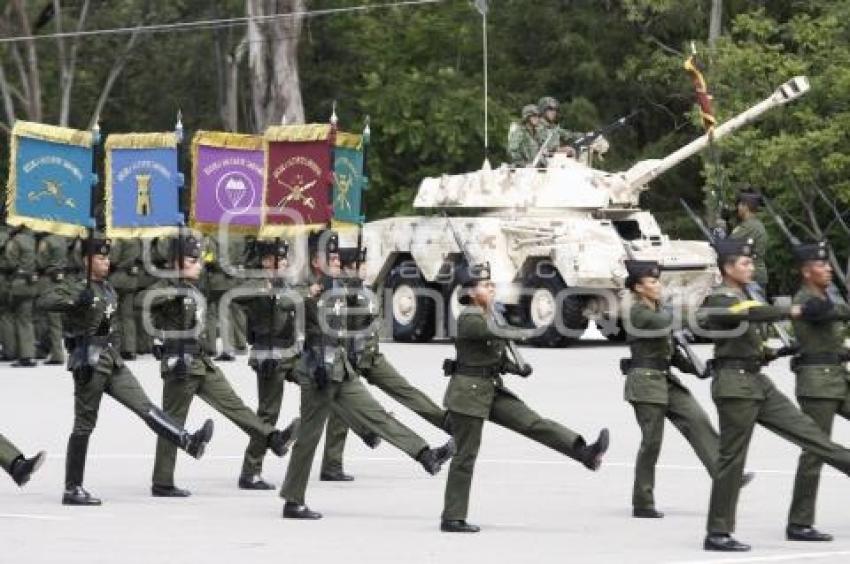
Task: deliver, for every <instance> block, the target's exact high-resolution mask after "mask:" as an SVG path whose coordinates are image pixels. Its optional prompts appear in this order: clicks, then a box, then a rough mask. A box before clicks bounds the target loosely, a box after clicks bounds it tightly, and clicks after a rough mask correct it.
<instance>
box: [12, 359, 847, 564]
mask: <svg viewBox="0 0 850 564" xmlns="http://www.w3.org/2000/svg"><path fill="white" fill-rule="evenodd" d="M698 350H699V352H700V353H701V354H703V355H706V354H708V352H709V349H708V348H707V347H706V346H700V347H698ZM384 351H385V353H386V354H387V356H388V357H389V359H390V360H391V361H392V362H393V363H394V364H395V365H396V366H397V367H398V368H399V369H400V370H401V371H402V372H403V373H405V374H406V375H407V376H408V377H409V378H410V379H411V380H412V381H413V382H415V383H417V384H418V385H419V386H420V387H421V388H422V389H423V390H425V391H426V392H427V393H429V394H430V395H431V396H432V397H434V398H437V399H441V397H442V393H443V391H444V389H445V385H446V380H445V379H444V378H443V377H442V376H441V374H440V366H441V364H442V359H443V358H444V357H446V356H449V355H451V352H452V348H451V347H450V345H446V344H431V345H399V344H386V345H384ZM524 352H525V354H526V355H527V358H528V360H529V361H530V362H531V363H532V364H533V365H534V367H535V373H534V375H533V376H532V377H531V378H530V379H528V380H522V379H520V378H516V377H508V382H509V386H510V388H511V389H513V390H514V391H515V392H516V393H518V394H519V395H520V396H521V397H522V398H524V399H525V400H526V401H527V402H528V404H529V405H531V406H532V407H533V408H535V409H536V410H537V411H539V412H540V413H541V414H544V415H546V416H548V417H551V418H553V419H556V420H558V421H560V422H562V423H564V424H566V425H567V426H568V427H570V428H572V429H574V430H575V431H577V432H580V433H583V434H585V435H586V436H587V437H588V438H591V439H592V438H594V437H595V436H596V433H597V432H598V430H599V429H600V428H601V427H603V426H608V427H609V428H610V429H611V433H612V446H611V449H610V451H609V454H608V456H607V458H606V461H605V463H604V465H603V467H602V469H601V470H600V471H599V472H598V473H592V472H588V471H587V470H585V469H584V468H583V467H582V466H581V465H579V464H577V463H575V462H573V461H571V460H569V459H565V458H564V457H563V456H560V455H558V454H557V453H554V452H550V451H548V450H546V449H544V448H543V447H541V446H539V445H537V444H534V443H532V442H530V441H528V440H526V439H524V438H522V437H520V436H518V435H514V434H512V433H509V432H507V431H504V430H503V429H500V428H498V427H496V426H494V425H489V426H488V427H487V428H486V430H485V435H484V442H483V447H482V450H481V455H480V458H479V461H478V466H477V470H476V475H475V481H474V485H473V494H472V495H473V497H472V504H471V508H470V521H472V522H474V523H477V524H479V525H481V527H482V528H483V531H482V532H481V533H480V534H478V535H447V534H443V533H440V532H439V531H438V524H439V515H440V510H441V506H442V496H443V487H444V484H445V471H444V472H443V473H442V474H440V475H438V476H436V477H430V476H428V475H426V474H425V473H424V472H423V471H422V470H421V468H420V467H419V466H418V464H416V463H413V462H412V461H410V460H409V459H407V458H406V457H404V455H402V454H401V453H400V452H398V451H396V450H394V449H393V448H392V447H389V446H386V445H382V446H381V447H380V448H379V449H377V450H375V451H371V450H368V449H367V448H366V447H365V446H363V445H362V444H360V443H359V441H358V440H357V439H356V438H354V439H351V440H350V441H349V444H348V447H347V451H346V454H347V457H346V470H347V471H348V472H350V473H352V474H354V475H355V476H356V477H357V480H356V481H355V482H353V483H349V484H331V483H325V482H319V481H318V479H315V480H313V481H311V484H310V488H309V490H308V504H309V505H310V506H311V507H312V508H314V509H317V510H319V511H322V512H323V513H324V515H325V518H324V519H323V520H321V521H317V522H297V521H291V520H283V519H281V516H280V512H281V508H282V501H281V500H280V498H278V497H277V495H276V492H244V491H241V490H239V489H237V488H236V479H237V475H238V473H239V469H240V465H241V458H242V453H243V449H244V447H245V445H246V440H247V439H246V437H245V435H243V434H242V433H241V432H240V431H239V430H238V429H237V428H236V427H234V426H233V425H232V424H230V423H229V422H228V421H226V420H224V419H223V418H222V417H221V416H219V415H218V414H213V412H212V411H211V410H210V408H209V407H208V406H207V405H206V404H204V403H203V402H202V401H201V400H197V401H196V403H195V404H193V408H192V412H191V413H190V419H189V421H190V427H192V428H194V427H196V426H197V425H198V424H199V423H200V422H201V421H202V420H203V419H204V418H205V417H208V416H212V417H213V418H214V420H215V422H216V435H215V438H214V441H213V443H212V444H211V445H210V447H209V449H208V451H207V455H206V456H205V457H204V459H203V460H201V461H194V460H192V459H190V458H188V457H186V456H185V455H182V454H181V455H180V458H179V461H178V468H177V480H178V485H180V486H183V487H187V488H189V489H191V490H192V492H193V496H192V497H190V498H188V499H183V500H171V499H155V498H152V497H150V495H149V488H150V473H151V469H152V465H153V451H154V442H155V438H154V436H153V434H152V433H150V432H149V431H148V429H147V427H146V426H145V425H144V424H143V423H142V422H141V421H140V420H138V419H136V418H135V417H134V416H133V415H132V414H131V413H130V412H128V411H127V410H125V409H124V408H123V407H121V406H120V405H118V404H117V403H116V402H115V401H113V400H111V399H108V398H105V399H104V401H103V404H102V407H101V412H100V419H99V423H98V427H97V429H96V431H95V434H94V435H93V438H92V442H91V446H90V450H89V465H88V468H87V474H86V487H87V488H88V489H89V490H90V491H91V492H92V493H93V494H95V495H98V496H101V497H102V498H103V499H104V505H103V506H102V507H99V508H78V507H64V506H62V505H61V504H60V503H59V502H60V497H61V493H62V484H63V472H64V462H63V460H64V450H65V442H66V440H67V434H68V432H69V431H70V428H71V422H72V401H73V400H72V383H71V378H70V376H69V375H68V373H67V372H65V371H64V369H63V368H62V367H39V368H37V369H32V370H25V369H14V368H11V367H8V365H7V364H3V365H0V390H2V392H0V429H2V431H3V433H5V434H6V435H7V436H9V437H10V438H12V440H14V441H15V442H16V443H17V444H18V446H19V447H21V448H22V449H24V451H25V452H27V453H28V454H29V453H32V452H34V451H35V450H37V449H41V448H43V449H46V450H47V451H48V453H49V455H50V456H49V459H48V461H47V462H46V463H45V465H44V467H43V468H42V469H41V471H40V472H39V473H38V474H37V475H36V476H34V478H33V480H32V482H30V484H29V485H28V486H27V487H26V488H24V489H18V488H17V487H16V486H15V485H14V483H13V482H12V481H11V480H8V479H0V563H7V562H8V563H14V562H80V563H82V562H86V563H91V562H122V563H131V562H139V563H184V562H185V563H199V562H204V563H218V562H310V563H311V564H313V563H334V564H339V563H341V562H346V563H359V562H370V563H374V564H378V563H384V562H386V563H398V562H435V563H436V562H439V563H451V562H463V563H465V564H468V563H471V562H510V563H531V562H533V563H544V562H559V563H563V562H616V563H622V562H629V563H630V564H636V563H639V562H692V563H695V562H847V561H848V560H850V512H848V510H847V500H848V499H850V481H848V480H846V479H845V478H844V477H843V476H841V475H840V474H838V473H837V472H835V471H833V470H831V469H828V470H826V471H825V472H824V477H823V479H822V482H821V484H822V485H821V497H820V502H819V506H818V525H819V526H820V527H821V528H822V529H824V530H826V531H829V532H832V533H834V534H835V535H836V537H837V540H836V541H835V542H832V543H825V544H818V545H811V544H805V543H803V544H801V543H790V542H786V541H785V540H784V535H783V529H784V525H785V516H786V514H787V511H788V503H789V501H790V495H791V487H792V483H793V475H794V470H795V467H796V460H797V455H798V454H799V451H798V449H797V448H796V447H794V446H793V445H790V444H788V443H785V442H784V441H782V440H781V439H779V438H778V437H776V436H774V435H772V434H770V433H768V432H767V431H764V430H761V429H760V430H758V431H757V432H756V435H755V438H754V440H753V444H752V447H751V449H750V457H749V462H748V467H749V469H751V470H754V471H756V472H757V478H756V480H755V481H754V482H753V483H752V484H751V485H750V486H748V487H747V488H746V489H745V490H744V491H743V492H742V495H741V501H740V506H739V511H738V537H739V538H740V539H741V540H744V541H747V542H750V543H752V544H753V545H754V550H753V552H751V553H748V554H745V555H739V556H725V555H717V554H715V553H706V552H703V551H702V549H701V543H702V537H703V531H704V521H705V512H706V508H707V505H708V493H709V487H710V481H709V478H708V476H707V475H706V473H705V471H704V470H703V469H702V468H701V467H700V465H699V462H698V460H697V459H696V457H695V456H694V455H693V453H692V452H691V451H690V449H689V447H688V446H687V444H686V443H685V442H684V440H683V439H682V437H681V436H680V435H679V434H678V433H677V432H676V431H675V429H673V428H672V426H669V425H668V427H667V433H666V437H665V444H664V448H663V450H662V454H661V458H660V461H659V466H658V472H657V492H656V499H657V504H658V507H659V509H661V510H663V511H664V512H665V513H666V515H667V516H666V517H665V518H664V519H662V520H637V519H632V518H631V517H630V499H631V487H632V473H633V462H634V456H635V452H636V449H637V446H638V441H639V430H638V427H637V425H636V424H635V422H634V418H633V414H632V411H631V408H630V407H629V405H628V404H626V403H625V402H624V401H623V400H622V393H623V389H622V388H623V383H622V377H621V376H620V375H619V373H618V369H617V361H618V359H619V358H620V357H621V356H623V354H624V349H623V348H622V347H619V346H611V345H607V344H604V343H598V342H597V343H594V342H583V343H582V344H581V346H579V347H576V348H574V349H568V350H540V349H530V348H529V349H524ZM224 366H225V372H226V373H227V374H228V375H229V377H230V379H231V381H232V383H233V385H234V386H235V387H236V389H237V391H238V392H239V393H240V394H242V397H243V398H244V399H245V401H246V402H248V404H249V405H253V404H254V403H255V401H256V385H255V381H254V376H253V373H252V372H251V371H250V370H249V369H248V367H247V365H246V362H245V357H244V356H242V357H238V358H237V361H236V362H233V363H227V364H224ZM131 368H132V370H134V372H136V374H137V375H138V377H139V379H140V380H141V382H142V384H143V385H144V387H145V389H146V390H147V391H148V392H149V394H150V395H151V396H152V397H153V398H155V399H156V400H157V401H158V398H160V394H161V381H160V379H159V375H158V370H157V365H156V364H155V362H154V361H153V360H149V359H146V360H140V361H136V362H133V363H131ZM768 373H769V374H771V375H773V376H774V379H775V381H776V383H777V384H778V385H779V386H780V387H781V388H782V389H783V390H785V391H786V392H789V393H790V392H792V391H793V380H792V377H791V373H790V372H789V371H788V369H787V365H786V364H785V363H783V362H779V363H777V364H776V365H775V366H773V367H771V368H770V369H769V371H768ZM684 380H685V382H686V383H687V384H688V385H689V386H691V388H692V390H693V391H694V393H696V394H697V395H698V397H699V399H700V401H701V402H702V403H703V405H704V406H706V408H707V409H708V410H709V413H711V415H712V417H714V409H713V404H712V403H711V401H710V398H709V396H708V385H707V383H705V382H702V381H698V380H696V379H694V378H692V377H689V376H686V377H684ZM375 395H376V396H377V397H378V398H379V400H380V401H381V402H382V403H384V405H385V406H387V408H388V409H389V410H391V411H393V412H394V413H395V414H396V415H397V416H398V417H400V418H401V419H402V420H404V421H405V422H407V423H409V424H410V425H411V426H412V427H413V428H414V429H416V430H418V431H419V432H420V433H421V434H422V435H423V436H424V437H425V438H426V439H427V440H428V441H429V442H431V443H433V444H438V443H442V442H443V441H444V440H445V436H444V435H443V434H442V433H441V432H440V431H438V430H436V429H435V428H432V427H430V426H429V425H428V424H427V423H425V422H424V421H422V420H418V419H417V418H416V416H415V415H413V414H411V413H410V412H408V411H406V410H405V409H404V408H402V407H401V406H399V405H397V404H395V403H394V402H393V401H392V400H390V399H389V398H387V397H386V396H384V395H383V394H381V393H380V392H379V391H377V390H375ZM297 406H298V391H297V389H296V388H295V387H294V386H289V387H288V388H287V391H286V393H285V402H284V417H285V418H286V419H287V420H288V419H290V418H291V417H293V416H294V415H295V414H296V411H297ZM835 437H836V438H837V440H839V442H846V443H850V429H848V427H847V424H846V422H843V421H842V422H838V423H837V424H836V430H835ZM266 460H267V464H266V471H265V476H266V478H267V479H269V480H271V481H273V482H275V483H276V484H278V485H279V484H280V482H281V480H282V478H283V475H284V472H285V469H286V468H285V464H286V460H283V461H282V460H280V459H277V458H275V457H273V456H270V457H269V458H267V459H266ZM317 471H318V462H317V463H316V464H314V475H315V474H317ZM316 478H317V476H316Z"/></svg>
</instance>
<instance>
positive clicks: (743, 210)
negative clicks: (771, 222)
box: [729, 191, 769, 293]
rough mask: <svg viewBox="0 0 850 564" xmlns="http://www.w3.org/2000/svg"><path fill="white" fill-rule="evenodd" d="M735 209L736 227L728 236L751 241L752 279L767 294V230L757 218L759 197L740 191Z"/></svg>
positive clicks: (759, 204)
mask: <svg viewBox="0 0 850 564" xmlns="http://www.w3.org/2000/svg"><path fill="white" fill-rule="evenodd" d="M735 208H736V213H737V216H738V225H736V226H735V229H733V230H732V233H731V234H730V235H729V236H730V237H731V238H733V239H741V240H747V239H752V241H753V249H752V251H753V264H754V266H755V269H756V273H755V277H754V278H753V279H754V280H755V281H756V282H757V283H758V285H759V286H761V289H762V292H763V293H766V292H767V282H768V275H767V264H766V263H765V259H766V258H767V246H768V243H769V241H768V239H767V230H766V229H765V228H764V223H762V221H761V220H760V219H759V218H758V216H757V215H756V213H757V212H758V211H759V208H761V196H760V195H759V194H757V193H755V192H749V191H742V192H739V193H738V197H737V198H736V199H735Z"/></svg>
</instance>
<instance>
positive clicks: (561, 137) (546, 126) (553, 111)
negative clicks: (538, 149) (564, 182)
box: [537, 96, 582, 157]
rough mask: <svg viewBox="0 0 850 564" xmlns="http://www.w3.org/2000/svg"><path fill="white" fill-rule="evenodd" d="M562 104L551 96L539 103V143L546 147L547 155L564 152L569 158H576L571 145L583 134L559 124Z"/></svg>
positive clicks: (541, 99)
mask: <svg viewBox="0 0 850 564" xmlns="http://www.w3.org/2000/svg"><path fill="white" fill-rule="evenodd" d="M559 109H560V104H559V103H558V101H557V100H556V99H555V98H553V97H551V96H544V97H543V98H540V101H539V102H537V111H538V112H540V118H541V119H540V125H539V127H538V128H537V141H538V145H539V146H544V145H545V147H546V149H545V150H544V153H545V154H552V153H554V152H555V151H558V150H563V151H565V152H566V153H567V155H568V156H571V157H572V156H575V151H574V150H573V148H572V147H570V146H569V143H571V142H572V141H575V140H576V139H578V138H580V137H581V136H582V134H581V133H580V132H577V131H570V130H568V129H564V128H563V127H561V126H560V124H559V123H558V111H559Z"/></svg>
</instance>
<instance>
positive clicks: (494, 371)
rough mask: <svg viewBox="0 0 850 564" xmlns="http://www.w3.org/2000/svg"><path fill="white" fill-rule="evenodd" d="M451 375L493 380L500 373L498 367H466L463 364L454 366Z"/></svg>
mask: <svg viewBox="0 0 850 564" xmlns="http://www.w3.org/2000/svg"><path fill="white" fill-rule="evenodd" d="M453 374H462V375H463V376H477V377H479V378H495V377H497V376H499V374H501V371H500V370H499V367H498V366H468V365H465V364H455V366H454V372H453Z"/></svg>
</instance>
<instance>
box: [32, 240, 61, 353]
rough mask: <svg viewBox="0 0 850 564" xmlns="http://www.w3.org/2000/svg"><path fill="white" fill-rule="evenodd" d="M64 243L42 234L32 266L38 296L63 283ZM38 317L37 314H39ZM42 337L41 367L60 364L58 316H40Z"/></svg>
mask: <svg viewBox="0 0 850 564" xmlns="http://www.w3.org/2000/svg"><path fill="white" fill-rule="evenodd" d="M67 263H68V241H67V240H66V239H65V237H62V236H59V235H53V234H51V233H44V234H42V236H41V237H40V238H39V241H38V247H37V255H36V266H37V268H38V273H39V283H38V288H39V289H38V293H39V294H43V293H46V292H49V291H50V290H51V289H52V287H53V286H55V285H56V284H61V283H62V282H63V280H64V279H65V275H66V270H67V266H68V264H67ZM40 313H41V312H40ZM43 325H44V326H43V336H42V338H41V339H40V340H41V341H42V342H44V344H45V348H46V349H47V353H48V358H47V360H46V361H45V364H63V363H64V362H65V350H64V348H63V346H62V314H61V313H59V312H57V311H48V312H44V323H43Z"/></svg>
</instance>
